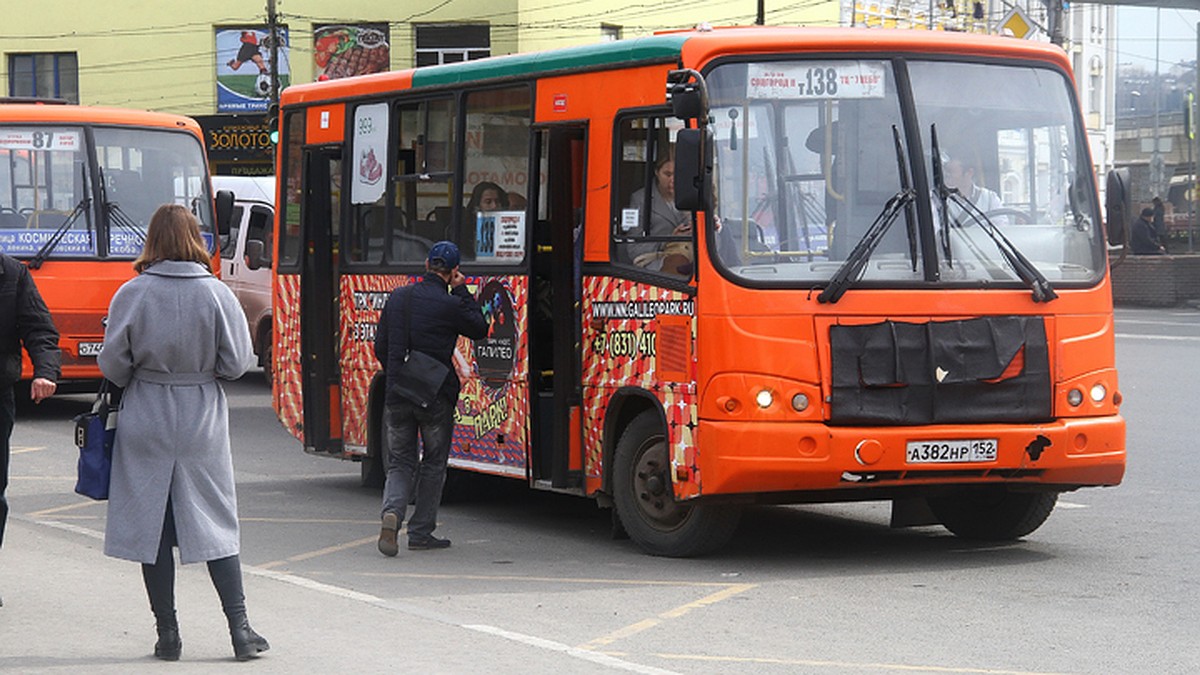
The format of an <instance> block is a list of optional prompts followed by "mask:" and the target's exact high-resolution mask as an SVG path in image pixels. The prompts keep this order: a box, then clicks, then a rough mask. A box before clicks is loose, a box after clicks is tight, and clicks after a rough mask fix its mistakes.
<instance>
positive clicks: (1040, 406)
mask: <svg viewBox="0 0 1200 675" xmlns="http://www.w3.org/2000/svg"><path fill="white" fill-rule="evenodd" d="M829 339H830V347H831V359H832V397H831V400H830V423H831V424H847V425H848V424H881V425H920V424H937V423H970V422H1016V421H1029V420H1042V419H1048V418H1049V416H1050V408H1051V392H1050V367H1049V356H1048V349H1047V343H1046V332H1045V324H1044V322H1043V321H1042V319H1041V318H1040V317H1015V316H1001V317H983V318H979V319H968V320H965V321H942V322H929V323H924V324H915V323H900V322H895V321H884V322H882V323H876V324H869V325H862V326H833V327H831V328H830V334H829ZM1014 359H1021V360H1023V367H1022V368H1021V369H1020V370H1019V371H1018V372H1016V373H1013V374H1011V375H1010V376H1009V377H1005V378H1003V379H1001V375H1003V374H1004V372H1005V370H1006V369H1007V368H1008V367H1009V365H1010V364H1011V363H1012V362H1013V360H1014Z"/></svg>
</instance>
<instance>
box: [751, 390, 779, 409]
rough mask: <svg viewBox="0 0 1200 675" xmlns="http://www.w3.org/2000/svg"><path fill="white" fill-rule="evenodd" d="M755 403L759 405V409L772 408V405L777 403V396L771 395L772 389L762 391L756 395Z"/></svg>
mask: <svg viewBox="0 0 1200 675" xmlns="http://www.w3.org/2000/svg"><path fill="white" fill-rule="evenodd" d="M754 402H755V403H757V404H758V407H760V408H770V407H771V404H772V403H774V402H775V395H774V394H772V393H771V390H770V389H760V390H759V391H758V393H757V394H755V395H754Z"/></svg>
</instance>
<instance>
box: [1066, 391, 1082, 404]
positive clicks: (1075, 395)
mask: <svg viewBox="0 0 1200 675" xmlns="http://www.w3.org/2000/svg"><path fill="white" fill-rule="evenodd" d="M1067 403H1069V404H1071V405H1072V406H1077V405H1079V404H1080V403H1083V392H1082V391H1080V390H1078V389H1072V390H1071V391H1068V392H1067Z"/></svg>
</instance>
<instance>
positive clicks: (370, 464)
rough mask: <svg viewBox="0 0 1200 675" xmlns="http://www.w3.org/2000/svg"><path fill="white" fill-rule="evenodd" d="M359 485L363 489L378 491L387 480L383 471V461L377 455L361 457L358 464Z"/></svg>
mask: <svg viewBox="0 0 1200 675" xmlns="http://www.w3.org/2000/svg"><path fill="white" fill-rule="evenodd" d="M358 466H359V471H360V478H359V484H360V485H362V486H363V487H365V488H369V489H372V490H379V489H382V488H383V484H384V482H385V481H386V480H387V472H386V471H384V470H383V460H382V458H380V457H379V456H378V455H375V456H370V455H368V456H367V457H363V459H362V461H361V462H359V463H358Z"/></svg>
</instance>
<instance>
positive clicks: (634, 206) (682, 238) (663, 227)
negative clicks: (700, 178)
mask: <svg viewBox="0 0 1200 675" xmlns="http://www.w3.org/2000/svg"><path fill="white" fill-rule="evenodd" d="M680 127H682V124H681V123H679V122H678V121H677V120H675V119H674V118H667V117H642V116H639V117H627V118H625V119H623V120H621V122H620V124H619V128H618V139H617V142H618V143H619V146H618V150H617V151H618V153H619V156H618V161H617V164H616V175H615V176H614V177H613V185H614V187H615V188H616V190H615V191H614V192H615V194H616V203H615V204H614V214H613V223H614V228H613V259H614V261H615V262H617V263H621V264H626V265H632V266H634V267H638V268H641V269H644V270H646V271H649V272H658V273H662V274H667V275H670V276H674V277H677V278H688V277H691V275H692V268H693V266H694V265H693V263H694V260H695V258H694V255H693V246H692V235H691V227H692V214H691V213H690V212H687V211H680V210H678V209H676V208H675V186H674V178H675V143H674V140H675V134H676V133H677V132H678V131H679V128H680ZM647 214H649V215H647Z"/></svg>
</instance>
